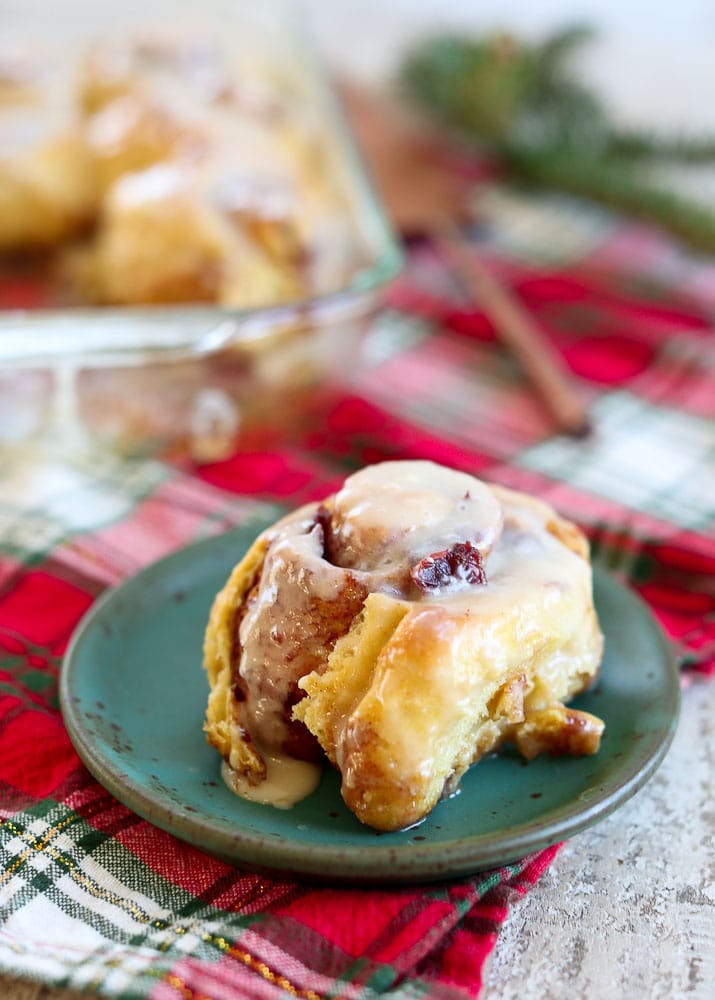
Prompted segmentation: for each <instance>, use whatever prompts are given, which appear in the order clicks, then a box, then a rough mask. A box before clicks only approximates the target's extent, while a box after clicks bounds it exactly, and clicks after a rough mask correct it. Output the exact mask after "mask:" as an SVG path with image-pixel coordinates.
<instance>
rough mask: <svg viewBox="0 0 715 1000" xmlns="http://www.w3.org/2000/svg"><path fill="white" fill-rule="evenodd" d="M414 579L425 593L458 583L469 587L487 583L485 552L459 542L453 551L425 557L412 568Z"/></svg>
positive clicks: (466, 543) (411, 574) (448, 550)
mask: <svg viewBox="0 0 715 1000" xmlns="http://www.w3.org/2000/svg"><path fill="white" fill-rule="evenodd" d="M410 577H411V578H412V580H413V582H414V583H416V584H417V586H418V587H419V588H420V590H422V591H425V592H426V591H430V590H437V589H438V588H439V587H445V586H447V584H449V583H452V582H453V581H456V580H459V581H464V582H466V583H469V584H483V583H486V582H487V574H486V572H485V571H484V562H483V560H482V556H481V553H480V552H479V549H477V548H475V547H474V546H473V545H472V543H471V542H457V544H456V545H453V546H452V547H451V548H450V549H443V550H442V551H441V552H433V553H432V555H429V556H425V558H424V559H421V560H420V561H419V562H418V563H417V564H416V565H415V566H413V567H412V569H411V570H410Z"/></svg>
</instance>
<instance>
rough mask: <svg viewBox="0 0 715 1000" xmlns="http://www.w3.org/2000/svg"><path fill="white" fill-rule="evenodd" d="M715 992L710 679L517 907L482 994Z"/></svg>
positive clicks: (612, 996) (530, 998)
mask: <svg viewBox="0 0 715 1000" xmlns="http://www.w3.org/2000/svg"><path fill="white" fill-rule="evenodd" d="M574 997H587V998H588V1000H617V998H628V1000H636V998H638V1000H639V998H644V1000H645V998H647V1000H678V998H684V1000H712V998H713V997H715V683H709V684H697V685H693V686H691V687H690V688H689V689H688V690H687V691H685V692H684V694H683V707H682V712H681V719H680V724H679V727H678V731H677V733H676V736H675V740H674V742H673V745H672V747H671V749H670V751H669V753H668V756H667V757H666V759H665V761H664V762H663V764H662V765H661V767H660V769H659V770H658V772H657V773H656V774H655V776H654V777H653V778H652V779H651V781H650V782H649V783H648V784H647V785H646V786H645V787H644V788H642V789H641V790H640V792H638V793H637V794H636V796H635V797H634V798H633V799H631V800H630V801H629V802H628V803H626V805H625V806H623V807H622V808H621V809H620V810H619V811H618V812H616V813H615V814H614V815H613V816H611V817H609V818H608V819H607V820H604V821H603V822H602V823H600V824H599V825H598V826H596V827H594V828H593V829H592V830H589V831H587V832H585V833H582V834H580V835H579V836H577V837H574V838H573V839H572V840H571V841H569V842H568V843H567V844H566V846H565V847H564V848H562V850H561V852H560V853H559V854H558V855H557V857H556V860H555V862H554V863H553V865H552V866H551V868H550V869H549V870H548V871H547V872H546V873H545V875H544V876H543V877H542V879H541V880H540V882H539V884H538V885H537V886H536V887H535V888H534V889H533V890H532V891H531V892H530V893H529V894H528V895H527V896H526V897H525V898H524V900H523V901H520V902H518V903H517V904H515V906H514V907H513V909H512V912H511V914H510V916H509V919H508V921H507V923H506V925H505V927H504V929H503V931H502V934H501V936H500V939H499V942H498V944H497V948H496V950H495V953H494V956H493V959H492V964H491V968H490V970H489V974H488V977H487V981H486V984H485V989H484V991H483V996H482V1000H492V998H498V1000H561V998H563V1000H574Z"/></svg>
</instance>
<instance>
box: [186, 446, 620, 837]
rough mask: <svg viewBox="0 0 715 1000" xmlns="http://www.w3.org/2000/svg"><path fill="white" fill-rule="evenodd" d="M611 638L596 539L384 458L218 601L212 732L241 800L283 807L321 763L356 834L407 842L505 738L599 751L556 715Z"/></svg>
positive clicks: (212, 642) (281, 537) (543, 747)
mask: <svg viewBox="0 0 715 1000" xmlns="http://www.w3.org/2000/svg"><path fill="white" fill-rule="evenodd" d="M602 650H603V638H602V635H601V631H600V629H599V625H598V620H597V617H596V612H595V609H594V605H593V598H592V585H591V567H590V563H589V558H588V546H587V542H586V540H585V538H584V536H583V535H582V533H581V532H580V530H579V529H578V528H577V527H576V526H575V525H573V524H572V523H570V522H568V521H565V520H563V519H562V518H560V517H558V516H557V515H556V513H555V512H554V511H553V510H552V508H551V507H549V506H548V505H547V504H545V503H543V502H541V501H539V500H536V499H534V498H532V497H529V496H527V495H525V494H523V493H518V492H516V491H513V490H508V489H505V488H502V487H497V486H492V485H488V484H486V483H484V482H482V481H480V480H478V479H476V478H474V477H472V476H469V475H467V474H465V473H461V472H455V471H452V470H449V469H446V468H442V467H440V466H438V465H435V464H433V463H431V462H385V463H382V464H379V465H374V466H370V467H368V468H365V469H363V470H362V471H360V472H358V473H356V474H355V475H353V476H351V477H350V478H349V479H348V480H347V481H346V482H345V484H344V486H343V488H342V489H341V490H339V491H338V492H337V493H336V494H335V495H333V496H331V497H329V498H328V499H327V500H325V501H324V502H323V503H315V504H310V505H308V506H306V507H303V508H301V509H300V510H298V511H296V512H295V513H293V514H291V515H289V516H288V517H286V518H283V519H282V520H280V521H279V522H278V523H277V524H275V525H274V526H273V527H271V528H269V529H268V530H267V531H265V532H263V533H262V534H261V535H260V536H259V538H258V539H257V540H256V542H255V543H254V544H253V546H252V547H251V548H250V550H249V551H248V553H247V554H246V556H245V557H244V558H243V559H242V560H241V562H240V563H239V564H238V565H237V566H236V568H235V569H234V571H233V573H232V574H231V576H230V578H229V580H228V581H227V583H226V585H225V587H224V588H223V590H222V591H221V592H220V593H219V594H218V595H217V597H216V599H215V602H214V605H213V608H212V611H211V616H210V620H209V623H208V627H207V631H206V639H205V660H204V665H205V667H206V670H207V672H208V678H209V684H210V688H211V692H210V695H209V703H208V712H207V720H206V726H205V728H206V732H207V737H208V740H209V742H210V743H211V744H212V745H213V746H215V747H216V749H217V750H218V751H219V753H220V754H221V756H222V757H223V758H224V761H225V768H224V771H225V775H226V777H227V779H228V780H229V783H230V784H231V786H232V787H233V788H234V789H235V790H236V791H238V792H239V793H240V794H242V795H245V796H246V797H249V798H254V799H258V800H259V801H266V802H269V801H272V802H274V804H278V805H286V804H289V803H290V802H291V801H294V800H296V799H297V798H299V797H301V796H302V795H303V794H305V793H307V791H309V790H310V789H311V787H312V786H313V785H314V784H315V783H316V781H317V774H318V772H317V771H316V767H315V765H316V763H318V762H320V760H321V759H324V758H327V759H328V760H329V761H330V763H331V764H332V765H333V766H335V767H336V768H337V769H338V770H339V771H340V774H341V776H342V789H341V790H342V795H343V798H344V800H345V802H346V804H347V805H348V807H349V808H350V809H351V810H352V812H353V813H354V814H355V815H356V816H357V817H358V819H359V820H361V821H362V822H363V823H366V824H367V825H369V826H371V827H374V828H375V829H379V830H398V829H402V828H404V827H407V826H410V825H412V824H414V823H417V822H419V821H420V820H422V819H424V817H425V816H426V815H427V814H428V813H429V812H430V811H431V810H432V808H433V807H434V806H435V805H436V803H437V802H438V801H439V800H440V799H441V798H442V797H444V796H446V795H450V794H452V793H453V792H454V791H455V790H456V789H457V787H458V785H459V781H460V779H461V777H462V775H463V774H464V772H465V771H466V770H467V768H468V767H470V766H471V765H472V764H473V763H475V762H476V761H478V760H479V759H480V758H481V757H483V756H484V755H485V754H487V753H490V752H492V751H493V750H495V749H497V748H498V747H500V746H501V745H502V744H504V743H507V742H508V743H511V744H513V745H514V746H515V747H516V748H517V750H518V751H519V752H521V753H522V754H523V755H524V756H526V757H533V756H536V755H537V754H539V753H541V752H544V751H548V752H551V753H556V754H591V753H595V752H596V751H597V750H598V747H599V742H600V737H601V733H602V730H603V723H602V722H601V721H600V720H599V719H597V718H595V717H594V716H592V715H589V714H587V713H585V712H579V711H576V710H574V709H569V708H566V707H565V702H567V701H568V700H569V699H570V698H572V697H573V696H574V695H576V694H578V693H579V692H581V691H583V690H584V689H586V688H587V687H589V686H590V685H591V684H592V683H593V681H594V679H595V678H596V676H597V673H598V669H599V665H600V662H601V656H602Z"/></svg>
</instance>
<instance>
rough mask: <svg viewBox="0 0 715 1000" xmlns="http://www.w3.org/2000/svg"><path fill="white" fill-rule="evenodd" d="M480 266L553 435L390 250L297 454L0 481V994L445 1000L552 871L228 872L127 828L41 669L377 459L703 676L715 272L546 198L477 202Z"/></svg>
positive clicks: (539, 866)
mask: <svg viewBox="0 0 715 1000" xmlns="http://www.w3.org/2000/svg"><path fill="white" fill-rule="evenodd" d="M482 217H483V218H484V219H486V223H487V227H486V229H485V230H483V231H482V233H481V236H480V239H481V241H482V244H483V246H482V249H483V252H484V253H485V254H486V255H487V256H488V257H489V258H490V261H491V265H492V266H493V267H495V268H496V269H497V270H498V271H499V273H500V274H501V275H502V277H503V278H504V279H505V280H507V281H508V282H509V283H510V284H511V285H512V286H513V287H514V289H515V290H516V291H517V292H518V294H519V295H520V296H521V298H522V299H523V301H524V302H525V303H526V304H527V306H528V307H529V308H530V309H531V310H532V312H533V313H534V314H535V315H536V317H537V318H538V320H539V322H540V323H541V324H543V326H544V327H545V329H546V330H547V331H548V333H549V334H550V335H551V337H552V338H553V340H554V343H555V344H556V345H557V346H558V348H559V349H560V350H561V351H562V352H563V354H564V356H565V358H566V359H567V361H568V363H569V365H570V366H571V368H572V369H573V371H574V372H575V373H576V375H577V377H578V380H579V384H580V387H581V389H582V391H583V392H584V394H586V395H587V396H588V397H589V399H590V401H591V412H592V415H593V420H594V433H593V434H592V436H591V437H590V438H589V439H587V440H585V441H575V440H571V439H567V438H564V437H560V436H555V435H554V434H553V432H552V428H551V427H550V425H549V420H548V417H547V416H546V415H545V414H544V412H543V410H542V408H541V406H540V404H539V402H538V400H537V399H535V397H534V396H533V394H532V392H531V390H530V389H529V387H528V385H527V384H526V383H525V382H524V381H523V380H522V378H521V375H520V373H519V371H518V370H517V368H516V367H515V365H514V362H513V361H512V360H511V359H510V358H509V357H508V356H507V355H506V354H505V353H504V351H503V350H502V349H500V347H499V346H498V345H497V343H496V342H495V340H494V337H493V331H492V330H491V328H490V325H489V323H488V321H487V320H486V318H485V317H484V316H483V315H482V313H481V312H480V311H479V308H478V306H477V305H474V304H469V303H467V302H465V301H464V300H463V298H462V296H461V294H460V292H459V289H458V288H457V287H456V285H455V284H454V283H453V282H452V280H451V279H450V276H449V274H448V272H447V270H446V269H445V267H444V263H443V262H442V261H441V260H440V259H439V258H438V256H437V255H436V253H435V251H434V248H433V247H432V246H430V245H429V244H427V243H423V244H416V245H414V246H413V247H412V248H411V252H410V263H409V267H408V270H407V272H406V274H405V275H404V277H403V278H402V279H401V280H400V281H399V283H398V284H397V286H396V287H395V289H394V290H393V292H392V294H391V298H390V302H389V305H388V308H387V309H386V310H385V312H384V313H383V314H382V316H381V317H380V319H379V320H378V322H376V324H375V326H374V329H373V330H372V332H371V333H370V336H369V338H368V342H367V345H366V346H367V357H368V361H369V363H368V365H367V366H366V368H365V370H364V371H363V372H361V373H360V374H359V375H357V376H356V379H355V381H354V382H353V384H352V385H351V386H350V387H347V388H343V389H342V390H335V391H334V392H329V393H326V395H325V397H324V398H322V399H321V401H320V406H316V418H315V420H314V422H313V423H312V425H310V426H309V427H308V428H307V429H306V430H305V432H304V433H303V434H302V435H301V436H300V438H298V439H295V438H294V439H292V440H291V441H290V442H289V443H286V442H283V443H281V442H274V443H268V444H265V443H264V444H263V445H262V446H261V448H260V449H259V448H257V447H255V448H248V447H246V448H243V449H242V450H241V451H239V452H237V453H236V454H234V455H232V456H231V457H230V458H228V459H226V460H224V461H221V462H217V463H213V464H209V465H204V466H196V467H189V466H188V465H184V466H183V467H181V468H180V467H177V466H176V465H174V466H169V465H166V464H162V463H161V462H159V461H156V460H145V461H121V460H119V459H117V458H113V457H111V456H105V457H104V459H103V460H101V461H96V460H94V461H93V462H92V464H91V465H82V464H81V463H79V464H77V463H75V464H74V465H72V466H70V465H68V464H67V463H65V462H64V461H63V460H62V457H61V456H57V457H55V458H47V457H45V459H44V460H43V462H42V463H39V462H38V464H37V465H28V464H27V463H24V464H23V465H22V466H18V467H15V466H6V467H4V468H3V469H2V474H1V475H0V851H1V852H2V853H1V857H2V868H1V869H0V907H1V913H2V923H1V925H0V971H3V972H6V973H7V972H12V973H16V974H18V975H25V976H29V977H35V978H40V979H42V980H44V981H46V982H48V983H54V984H60V985H67V986H72V987H76V988H82V989H87V990H91V991H97V992H99V993H102V994H106V995H110V996H116V997H126V998H130V997H132V998H134V997H146V996H151V997H155V998H166V1000H178V998H185V1000H206V998H211V1000H223V998H226V1000H229V998H261V997H263V998H277V997H284V996H293V997H303V998H322V997H338V996H339V997H354V998H358V997H359V998H364V1000H369V998H374V997H378V996H389V997H395V998H413V997H415V998H416V997H432V998H444V1000H446V998H455V1000H456V998H460V997H461V998H464V997H467V996H475V995H476V994H477V992H478V991H479V988H480V984H481V976H482V966H483V962H484V959H485V957H486V956H487V955H488V953H489V952H490V950H491V949H492V947H493V946H494V944H495V941H496V938H497V935H498V931H499V927H500V925H501V923H502V922H503V920H504V919H505V916H506V914H507V911H508V907H509V905H510V903H511V902H512V901H513V900H515V899H517V898H518V897H519V896H520V895H522V894H523V893H525V892H526V891H527V890H528V888H529V886H531V885H532V884H533V883H534V881H535V880H536V879H537V878H538V876H539V874H540V873H541V872H542V871H543V870H544V868H545V866H547V865H548V864H549V862H550V860H551V858H552V857H553V854H554V853H555V850H556V848H553V849H551V850H549V851H546V852H543V853H542V854H540V855H538V856H536V857H532V858H527V859H525V860H524V861H523V862H521V863H519V864H515V865H512V866H510V867H508V868H505V869H503V870H498V871H493V872H487V873H482V874H478V875H476V876H474V877H473V878H469V879H462V880H459V881H458V882H454V883H450V884H444V885H441V884H438V885H432V886H429V887H427V888H419V887H416V888H402V889H397V890H390V889H381V890H379V891H371V890H365V889H362V890H357V889H354V890H348V889H338V888H333V889H331V888H318V887H316V886H312V885H309V884H299V883H295V882H290V881H285V880H274V879H269V878H264V877H260V876H257V875H252V874H248V873H245V872H242V871H239V870H236V869H234V868H231V867H229V866H227V865H226V864H224V863H222V862H219V861H217V860H215V859H212V858H210V857H208V856H205V855H203V854H202V853H201V852H199V851H198V850H195V849H194V848H192V847H189V846H187V845H186V844H184V843H182V842H180V841H178V840H176V839H174V838H173V837H171V836H169V835H168V834H165V833H162V832H161V831H159V830H158V829H156V828H154V827H152V826H151V825H150V824H148V823H146V822H145V821H143V820H141V819H140V818H139V817H137V816H136V815H134V814H133V813H132V812H131V811H130V810H128V809H127V808H125V807H124V806H123V805H121V804H120V803H118V802H117V801H116V800H114V799H113V798H112V796H111V795H109V794H108V793H107V792H105V791H104V790H103V788H102V787H101V786H99V785H98V784H97V783H96V782H95V781H94V780H93V779H92V778H91V777H90V775H89V774H88V772H87V771H86V770H85V769H84V768H83V766H82V765H81V764H80V762H79V760H78V758H77V756H76V754H75V752H74V750H73V748H72V745H71V743H70V741H69V739H68V737H67V734H66V732H65V730H64V728H63V725H62V721H61V717H60V715H59V712H58V704H57V680H58V674H59V670H60V663H61V657H62V654H63V652H64V650H65V648H66V645H67V642H68V640H69V637H70V635H71V633H72V631H73V629H74V627H75V626H76V624H77V622H78V621H79V620H80V618H81V616H82V615H83V613H84V612H85V611H86V610H87V609H88V608H89V607H90V605H91V604H92V602H93V600H94V599H95V598H96V597H97V595H98V594H99V593H101V592H102V591H103V590H104V589H105V588H106V587H108V586H110V585H112V584H116V583H117V582H119V581H121V580H122V579H124V578H126V577H127V576H129V575H130V574H132V573H134V572H135V571H136V570H138V569H139V568H140V567H142V566H144V565H146V564H148V563H150V562H152V561H153V560H155V559H157V558H158V557H160V556H163V555H165V554H166V553H168V552H170V551H172V550H175V549H176V548H178V547H180V546H182V545H184V544H185V543H187V542H190V541H192V540H195V539H197V538H201V537H206V536H208V535H210V534H215V533H217V532H220V531H223V530H224V529H226V528H228V527H230V526H232V525H235V524H239V523H242V522H244V521H245V520H246V519H248V518H249V517H250V516H251V515H252V514H253V513H255V512H256V510H257V509H260V508H262V506H263V505H264V504H265V503H266V502H273V501H280V502H281V503H288V504H297V503H300V502H303V501H305V500H307V499H310V498H314V497H318V496H321V495H323V494H324V493H326V492H327V491H329V490H331V489H333V488H334V487H335V486H336V485H337V484H338V483H339V482H340V481H341V480H342V478H343V477H344V475H345V474H346V472H348V471H350V470H351V469H354V468H356V467H358V466H359V465H362V464H364V463H367V462H374V461H377V460H380V459H383V458H390V457H422V458H432V459H435V460H437V461H440V462H443V463H445V464H448V465H451V466H454V467H457V468H462V469H466V470H469V471H470V472H474V473H476V474H477V475H481V476H484V477H485V478H490V479H494V480H496V481H499V482H502V483H506V484H509V485H513V486H516V487H520V488H525V489H529V490H531V491H533V492H535V493H537V494H539V495H541V496H543V497H545V498H546V499H548V500H549V501H551V502H552V503H553V504H555V506H556V507H557V508H559V509H560V510H561V511H562V512H563V513H564V514H566V515H568V516H571V517H573V518H575V519H576V520H577V521H578V522H579V523H580V524H582V525H583V526H584V528H585V529H586V531H587V532H588V534H589V537H590V539H591V542H592V545H593V551H594V557H595V558H596V559H597V560H599V561H601V562H602V563H604V564H606V565H607V566H608V567H610V568H611V569H612V570H613V571H614V572H616V573H617V574H619V575H620V576H621V577H623V578H625V579H626V580H628V581H630V583H631V585H632V586H633V587H634V588H635V589H636V590H637V591H638V592H639V593H640V594H641V596H642V597H644V598H645V600H646V601H648V602H649V603H650V605H651V606H652V608H653V609H654V611H655V613H656V615H657V616H658V618H659V619H660V621H661V622H662V624H663V626H664V628H665V630H666V631H667V633H668V634H669V636H670V637H671V639H672V641H673V643H674V645H675V647H676V650H677V654H678V656H679V658H680V662H681V664H682V665H683V667H684V668H685V669H684V677H688V678H690V679H692V678H697V677H702V678H704V677H706V676H708V675H709V674H712V673H713V672H715V588H714V586H713V582H714V580H715V573H714V570H715V535H714V533H713V516H714V514H715V433H714V424H713V415H714V411H715V371H714V364H715V351H714V350H713V336H712V316H713V310H714V309H715V266H713V265H712V264H711V263H709V262H707V261H697V260H694V259H691V258H688V257H687V256H686V255H684V254H683V253H682V252H681V251H678V250H677V249H676V248H675V247H674V246H673V245H671V244H670V243H669V242H668V241H666V240H665V239H663V238H662V237H660V236H657V235H656V234H654V233H652V232H650V231H648V230H647V229H645V228H642V227H635V226H627V225H624V224H623V223H622V222H619V221H618V220H616V219H614V218H612V217H610V216H608V215H605V214H603V213H600V212H596V211H594V210H593V209H591V208H585V207H583V206H579V205H576V204H575V203H568V202H563V201H562V200H559V199H553V198H550V199H534V198H531V199H528V200H526V199H523V198H520V197H517V196H515V195H513V194H512V195H510V194H508V193H506V192H504V191H502V190H499V189H498V188H495V189H493V190H490V191H488V192H486V195H485V197H484V198H483V204H482Z"/></svg>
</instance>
